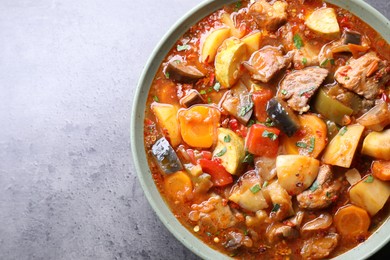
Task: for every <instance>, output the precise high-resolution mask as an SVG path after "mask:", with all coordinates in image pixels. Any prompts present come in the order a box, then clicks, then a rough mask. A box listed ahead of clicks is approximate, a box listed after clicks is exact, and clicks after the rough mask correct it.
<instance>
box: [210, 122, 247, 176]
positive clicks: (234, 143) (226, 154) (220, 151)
mask: <svg viewBox="0 0 390 260" xmlns="http://www.w3.org/2000/svg"><path fill="white" fill-rule="evenodd" d="M217 135H218V141H217V146H216V147H215V149H214V152H213V156H214V157H218V158H219V159H220V160H221V164H222V165H223V167H225V169H226V170H227V171H228V172H229V173H230V174H237V172H238V170H239V167H240V166H241V163H242V160H243V159H244V157H245V150H244V140H243V139H242V138H241V137H239V136H238V135H237V134H236V133H235V132H233V131H232V130H230V129H226V128H218V130H217Z"/></svg>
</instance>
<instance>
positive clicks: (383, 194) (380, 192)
mask: <svg viewBox="0 0 390 260" xmlns="http://www.w3.org/2000/svg"><path fill="white" fill-rule="evenodd" d="M389 195H390V183H388V182H384V181H381V180H379V179H377V178H375V177H373V176H372V175H369V176H367V177H366V178H363V179H362V180H361V181H359V182H358V183H357V184H355V185H354V186H352V188H351V189H350V190H349V198H350V200H351V202H352V204H355V205H356V206H359V207H361V208H363V209H365V210H367V211H368V213H370V215H371V216H374V215H375V214H376V213H377V212H378V211H379V210H381V209H382V208H383V206H384V205H385V203H386V201H387V199H388V198H389Z"/></svg>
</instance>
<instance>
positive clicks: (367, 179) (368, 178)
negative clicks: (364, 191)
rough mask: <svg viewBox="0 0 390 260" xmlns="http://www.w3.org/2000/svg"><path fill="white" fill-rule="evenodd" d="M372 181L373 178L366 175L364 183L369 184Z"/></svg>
mask: <svg viewBox="0 0 390 260" xmlns="http://www.w3.org/2000/svg"><path fill="white" fill-rule="evenodd" d="M373 181H374V176H372V175H368V177H367V178H366V179H365V181H364V182H367V183H371V182H373Z"/></svg>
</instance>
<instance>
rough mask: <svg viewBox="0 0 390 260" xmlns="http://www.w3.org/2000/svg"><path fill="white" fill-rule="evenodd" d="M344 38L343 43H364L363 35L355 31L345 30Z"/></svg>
mask: <svg viewBox="0 0 390 260" xmlns="http://www.w3.org/2000/svg"><path fill="white" fill-rule="evenodd" d="M342 39H343V44H349V43H350V44H356V45H362V35H361V34H360V33H358V32H355V31H349V30H345V31H344V34H343V37H342Z"/></svg>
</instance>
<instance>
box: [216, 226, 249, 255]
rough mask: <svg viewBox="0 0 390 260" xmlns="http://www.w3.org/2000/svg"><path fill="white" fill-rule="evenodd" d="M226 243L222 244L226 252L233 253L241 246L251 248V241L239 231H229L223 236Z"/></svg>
mask: <svg viewBox="0 0 390 260" xmlns="http://www.w3.org/2000/svg"><path fill="white" fill-rule="evenodd" d="M225 239H226V242H225V243H224V244H223V245H224V246H225V248H226V249H227V250H230V251H233V250H236V249H237V248H239V247H241V246H245V247H252V246H253V241H252V239H250V238H249V236H245V235H244V234H243V232H242V231H241V230H237V231H229V233H227V234H226V235H225Z"/></svg>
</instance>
